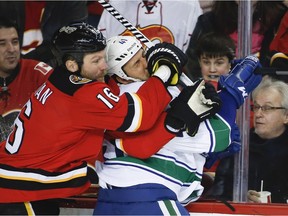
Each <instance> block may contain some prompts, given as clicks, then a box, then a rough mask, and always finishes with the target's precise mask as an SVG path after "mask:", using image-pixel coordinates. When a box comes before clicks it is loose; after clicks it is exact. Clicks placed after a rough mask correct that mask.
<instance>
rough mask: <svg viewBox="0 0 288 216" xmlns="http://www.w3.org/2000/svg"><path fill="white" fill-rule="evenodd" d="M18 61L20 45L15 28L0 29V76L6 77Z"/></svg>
mask: <svg viewBox="0 0 288 216" xmlns="http://www.w3.org/2000/svg"><path fill="white" fill-rule="evenodd" d="M19 59H20V44H19V38H18V33H17V31H16V29H15V28H0V76H3V77H6V76H8V75H9V73H10V72H11V71H13V69H14V68H15V67H16V66H17V64H18V62H19Z"/></svg>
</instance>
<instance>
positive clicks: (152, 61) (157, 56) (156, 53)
mask: <svg viewBox="0 0 288 216" xmlns="http://www.w3.org/2000/svg"><path fill="white" fill-rule="evenodd" d="M146 58H147V64H148V65H147V68H148V71H149V73H150V74H151V75H153V76H158V77H159V78H160V79H162V80H163V82H164V83H166V84H167V85H177V84H178V81H179V77H180V75H181V73H182V68H183V66H184V65H185V64H186V63H187V56H186V55H185V53H183V52H182V51H181V50H180V49H179V48H178V47H176V46H175V45H173V44H170V43H165V42H164V43H158V44H156V45H155V46H153V47H151V48H149V49H148V51H147V53H146ZM163 65H165V66H166V69H165V70H164V69H163V67H161V66H163ZM160 67H161V68H162V69H161V68H160ZM168 68H169V70H167V69H168ZM159 69H160V70H159Z"/></svg>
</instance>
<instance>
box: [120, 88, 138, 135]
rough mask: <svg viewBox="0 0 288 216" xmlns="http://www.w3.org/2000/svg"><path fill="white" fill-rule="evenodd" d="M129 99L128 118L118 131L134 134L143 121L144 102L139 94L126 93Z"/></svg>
mask: <svg viewBox="0 0 288 216" xmlns="http://www.w3.org/2000/svg"><path fill="white" fill-rule="evenodd" d="M125 94H126V96H127V99H128V111H127V116H126V117H125V120H124V122H123V124H122V125H121V126H120V127H119V128H118V129H117V130H119V131H125V132H134V131H137V130H138V128H139V127H140V125H141V121H142V115H143V110H142V101H141V99H140V98H139V97H138V96H137V94H129V93H125Z"/></svg>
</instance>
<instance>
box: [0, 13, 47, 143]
mask: <svg viewBox="0 0 288 216" xmlns="http://www.w3.org/2000/svg"><path fill="white" fill-rule="evenodd" d="M51 71H52V68H51V67H50V66H48V65H47V64H45V63H43V62H39V61H35V60H30V59H22V58H21V57H20V44H19V37H18V27H17V25H16V24H15V23H14V22H12V21H11V20H8V19H7V18H6V17H2V16H1V17H0V142H1V141H2V140H4V139H6V138H7V136H8V134H9V133H10V132H11V130H12V128H11V127H12V124H13V122H14V120H15V118H16V117H17V115H18V114H19V112H20V110H21V108H22V107H23V106H24V105H25V103H26V102H27V100H28V98H29V97H30V95H31V94H32V92H34V91H35V90H36V89H37V88H38V87H39V86H40V85H41V84H42V83H43V82H44V81H45V80H46V79H47V77H48V75H49V74H50V72H51Z"/></svg>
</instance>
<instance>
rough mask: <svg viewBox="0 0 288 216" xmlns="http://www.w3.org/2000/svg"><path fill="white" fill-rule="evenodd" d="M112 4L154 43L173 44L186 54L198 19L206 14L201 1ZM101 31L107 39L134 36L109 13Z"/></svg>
mask: <svg viewBox="0 0 288 216" xmlns="http://www.w3.org/2000/svg"><path fill="white" fill-rule="evenodd" d="M109 3H111V5H112V6H114V7H115V8H116V9H117V10H118V11H119V13H120V14H123V15H124V17H125V18H126V19H127V20H128V21H129V22H131V23H132V25H134V26H135V27H137V28H138V29H139V30H140V31H141V32H142V33H143V34H144V35H145V36H146V37H147V38H149V39H150V40H151V41H152V42H153V43H155V44H156V43H159V42H168V43H172V44H174V45H176V46H177V47H178V48H180V49H181V50H182V51H183V52H185V51H186V49H187V47H188V43H189V40H190V36H191V34H192V32H193V30H194V27H195V25H196V22H197V18H198V17H199V15H201V14H202V9H201V7H200V4H199V1H186V0H180V1H171V0H137V1H136V0H123V1H117V0H110V1H109ZM127 8H129V10H127ZM98 28H99V30H100V31H101V32H102V33H103V35H104V36H106V37H107V38H110V37H113V36H116V35H126V36H127V35H128V36H129V35H130V36H131V35H132V34H131V32H130V31H128V30H127V29H126V28H125V27H124V26H123V25H122V24H120V23H119V21H117V20H116V19H115V18H114V17H113V16H112V15H111V14H110V13H109V12H107V11H106V10H104V11H103V13H102V16H101V18H100V21H99V25H98Z"/></svg>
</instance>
